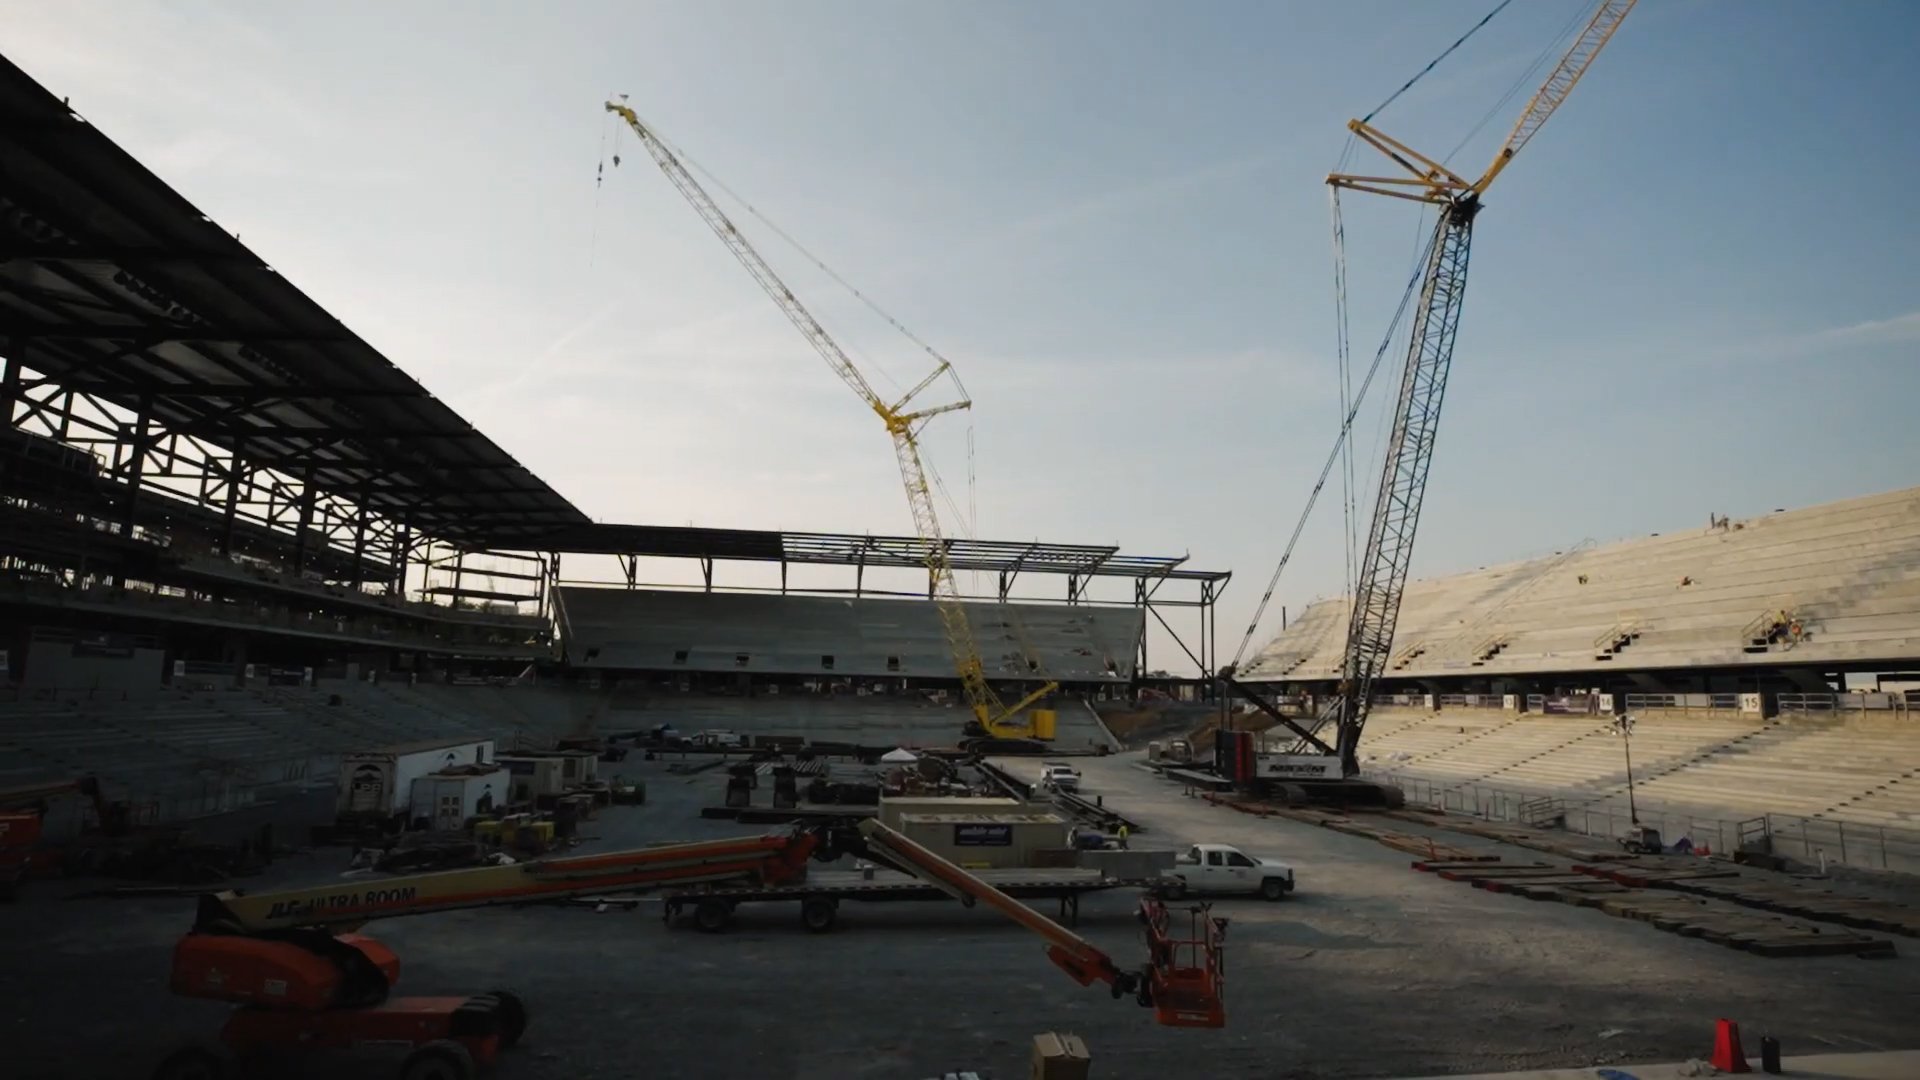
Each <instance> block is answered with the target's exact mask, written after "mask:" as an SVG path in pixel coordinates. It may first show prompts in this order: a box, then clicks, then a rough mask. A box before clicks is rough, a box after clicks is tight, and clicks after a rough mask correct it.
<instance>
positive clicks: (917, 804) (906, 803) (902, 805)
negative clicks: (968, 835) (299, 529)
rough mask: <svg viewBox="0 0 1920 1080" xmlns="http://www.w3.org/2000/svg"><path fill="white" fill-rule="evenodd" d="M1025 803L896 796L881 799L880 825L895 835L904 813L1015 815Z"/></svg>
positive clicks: (996, 798) (969, 797) (990, 798)
mask: <svg viewBox="0 0 1920 1080" xmlns="http://www.w3.org/2000/svg"><path fill="white" fill-rule="evenodd" d="M1026 806H1027V804H1026V803H1024V802H1021V801H1020V800H1019V799H1008V798H1003V797H1001V796H997V795H993V796H986V795H982V796H973V795H897V796H885V797H882V798H881V800H880V824H882V825H885V826H886V827H887V828H889V829H892V830H894V831H895V832H898V831H899V830H900V819H901V817H903V816H905V815H907V814H968V813H971V814H1006V813H1018V812H1019V811H1021V810H1023V809H1025V808H1026Z"/></svg>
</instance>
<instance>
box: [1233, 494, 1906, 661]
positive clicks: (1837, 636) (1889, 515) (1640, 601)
mask: <svg viewBox="0 0 1920 1080" xmlns="http://www.w3.org/2000/svg"><path fill="white" fill-rule="evenodd" d="M1346 607H1347V602H1346V600H1345V599H1344V598H1333V599H1324V600H1318V601H1315V602H1314V603H1313V604H1311V605H1309V606H1308V608H1307V610H1306V611H1304V612H1302V613H1301V616H1300V618H1299V619H1297V620H1295V621H1294V623H1292V624H1291V625H1290V626H1289V627H1288V628H1287V629H1286V630H1285V631H1283V632H1282V633H1281V634H1280V635H1278V636H1277V637H1276V638H1274V639H1273V640H1272V641H1271V642H1270V643H1269V644H1268V645H1267V646H1266V647H1265V648H1263V649H1262V650H1261V652H1260V653H1259V655H1258V656H1256V658H1255V659H1254V661H1253V662H1252V663H1250V664H1249V665H1247V667H1246V668H1245V669H1244V670H1243V672H1242V678H1244V679H1250V680H1258V679H1267V680H1272V681H1285V680H1288V679H1295V680H1306V679H1316V678H1319V679H1324V678H1327V677H1329V676H1331V675H1333V674H1335V673H1337V672H1338V671H1339V668H1340V660H1341V649H1342V648H1343V646H1344V644H1345V634H1344V623H1345V611H1346ZM1779 611H1784V612H1786V613H1788V614H1789V615H1790V616H1791V617H1792V619H1793V620H1794V621H1797V622H1798V623H1799V624H1800V626H1801V627H1802V629H1803V631H1804V633H1803V634H1802V636H1801V637H1800V639H1799V640H1797V641H1791V642H1788V641H1778V642H1774V643H1772V644H1771V645H1768V646H1765V647H1761V648H1758V649H1754V648H1751V646H1752V638H1751V634H1750V631H1752V630H1753V629H1754V628H1755V626H1756V624H1757V623H1758V622H1759V620H1761V619H1762V617H1763V616H1764V615H1765V614H1767V613H1769V612H1779ZM1329 627H1338V628H1339V630H1338V631H1336V632H1331V633H1329V632H1328V628H1329ZM1789 654H1790V655H1789ZM1916 656H1920V488H1909V489H1904V490H1901V491H1895V492H1889V493H1886V494H1882V495H1873V496H1867V497H1864V498H1859V499H1850V500H1847V501H1844V502H1837V503H1830V504H1827V505H1824V506H1816V507H1811V508H1807V509H1802V510H1790V511H1783V512H1779V513H1774V514H1768V515H1765V516H1762V517H1756V518H1750V519H1747V520H1744V521H1729V522H1726V523H1724V524H1723V525H1716V526H1714V527H1711V528H1696V529H1690V530H1685V531H1681V532H1676V533H1669V534H1664V535H1659V536H1653V537H1648V538H1645V539H1639V540H1630V541H1623V542H1620V543H1615V544H1607V545H1601V546H1596V547H1585V546H1582V547H1576V548H1573V549H1570V550H1567V551H1564V552H1560V553H1556V554H1554V555H1550V556H1547V557H1544V558H1540V559H1533V560H1529V561H1526V562H1520V563H1511V564H1507V565H1504V566H1495V567H1490V568H1487V569H1484V570H1476V571H1473V572H1470V573H1465V574H1455V575H1451V576H1448V577H1442V578H1433V579H1428V580H1423V581H1416V582H1412V583H1410V584H1409V585H1408V586H1407V590H1406V595H1405V598H1404V601H1403V603H1402V606H1401V610H1400V620H1399V623H1398V627H1397V632H1396V635H1395V638H1394V646H1393V653H1392V659H1391V660H1390V661H1389V665H1388V672H1387V677H1388V678H1396V677H1397V678H1422V677H1427V678H1435V677H1445V676H1453V677H1459V676H1463V675H1467V676H1486V677H1497V676H1501V675H1522V674H1526V673H1529V672H1556V673H1561V672H1579V671H1603V670H1607V669H1634V670H1658V669H1665V668H1686V667H1701V666H1716V667H1737V666H1746V665H1778V664H1781V663H1784V662H1792V663H1796V664H1799V663H1810V664H1817V663H1821V662H1838V661H1848V660H1902V659H1908V658H1913V657H1916Z"/></svg>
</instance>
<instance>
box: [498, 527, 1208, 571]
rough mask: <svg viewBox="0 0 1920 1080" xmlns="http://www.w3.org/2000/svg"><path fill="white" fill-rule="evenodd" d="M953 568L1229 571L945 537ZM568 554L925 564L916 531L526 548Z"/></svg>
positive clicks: (604, 534)
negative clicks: (894, 533)
mask: <svg viewBox="0 0 1920 1080" xmlns="http://www.w3.org/2000/svg"><path fill="white" fill-rule="evenodd" d="M945 543H946V548H947V557H948V559H949V561H950V562H951V564H952V566H953V568H954V569H955V570H969V571H983V572H988V573H1000V572H1007V573H1018V572H1027V571H1032V572H1034V573H1045V574H1073V575H1079V576H1082V577H1089V576H1091V577H1127V578H1142V577H1145V578H1161V577H1164V578H1169V579H1172V580H1176V581H1224V580H1226V578H1227V577H1228V576H1229V574H1228V572H1226V571H1213V570H1189V569H1184V568H1183V567H1182V564H1183V563H1185V562H1186V561H1187V557H1186V556H1185V555H1178V556H1158V555H1122V554H1120V553H1119V550H1120V549H1119V548H1116V547H1111V546H1107V545H1099V544H1046V543H1039V542H1029V541H1024V540H965V539H949V540H947V541H946V542H945ZM530 547H531V548H533V549H536V550H540V551H556V552H561V553H566V554H583V555H620V556H637V557H641V558H679V559H714V560H731V561H746V562H787V563H812V564H819V565H831V566H868V567H901V568H907V569H924V568H925V567H926V565H927V560H926V552H927V541H925V540H921V539H920V538H918V537H913V536H863V535H859V534H856V533H817V532H778V531H773V530H762V529H701V528H680V527H672V526H661V525H598V524H593V525H583V526H578V527H575V528H570V529H562V530H557V531H555V532H552V533H548V534H546V535H543V536H540V537H538V538H537V539H535V540H534V541H533V542H532V544H531V545H530Z"/></svg>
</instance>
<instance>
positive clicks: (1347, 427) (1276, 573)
mask: <svg viewBox="0 0 1920 1080" xmlns="http://www.w3.org/2000/svg"><path fill="white" fill-rule="evenodd" d="M1439 235H1440V234H1439V233H1438V232H1435V233H1433V234H1432V236H1433V237H1434V238H1435V239H1437V238H1438V237H1439ZM1432 248H1433V240H1429V241H1428V244H1427V252H1426V253H1425V254H1423V255H1422V257H1421V258H1420V260H1419V263H1418V265H1417V266H1416V267H1415V268H1414V272H1413V275H1412V276H1411V277H1409V278H1408V279H1407V288H1406V291H1405V292H1403V293H1401V294H1400V306H1399V308H1398V309H1397V310H1395V311H1394V313H1393V321H1392V322H1391V323H1389V324H1388V325H1387V332H1386V334H1385V335H1384V336H1383V337H1382V338H1381V339H1380V347H1379V348H1378V349H1376V350H1374V354H1373V363H1372V364H1371V365H1369V366H1368V368H1367V377H1366V378H1364V379H1362V380H1360V389H1359V390H1358V391H1357V392H1356V393H1355V394H1354V396H1353V403H1352V405H1351V406H1350V407H1349V408H1348V410H1347V415H1346V417H1345V418H1344V419H1343V420H1342V421H1341V424H1340V433H1339V434H1338V435H1336V436H1335V437H1334V443H1333V449H1332V450H1331V451H1329V452H1328V454H1327V460H1326V464H1324V465H1322V466H1321V468H1320V479H1318V480H1316V481H1315V482H1314V485H1313V491H1312V492H1310V493H1309V494H1308V495H1307V505H1306V508H1305V509H1304V510H1302V511H1301V512H1300V520H1299V521H1297V522H1295V523H1294V526H1293V535H1292V536H1291V537H1290V538H1288V540H1287V547H1286V550H1285V551H1284V552H1283V553H1282V554H1281V556H1280V562H1279V563H1278V564H1277V565H1276V566H1274V568H1273V576H1272V577H1270V578H1268V579H1267V591H1266V592H1265V593H1264V594H1262V595H1261V597H1260V606H1259V607H1257V608H1255V609H1254V612H1253V620H1252V621H1251V622H1249V623H1247V632H1246V635H1245V636H1243V637H1242V638H1241V639H1240V648H1239V649H1238V650H1236V651H1235V652H1234V654H1233V663H1232V665H1231V666H1232V667H1234V668H1236V669H1237V668H1238V667H1239V666H1240V661H1241V660H1242V659H1243V658H1245V656H1246V654H1247V646H1248V644H1250V643H1251V642H1252V641H1253V635H1254V634H1255V633H1257V632H1258V631H1259V629H1260V620H1261V619H1262V618H1263V617H1265V615H1266V613H1267V605H1268V603H1269V602H1270V601H1272V600H1273V591H1274V590H1275V589H1276V588H1278V587H1279V585H1280V574H1281V571H1283V570H1285V569H1286V568H1287V563H1288V562H1290V561H1292V559H1293V549H1294V545H1296V544H1298V543H1299V542H1300V534H1301V532H1302V531H1304V530H1305V529H1306V527H1307V518H1308V517H1310V516H1311V515H1312V514H1313V506H1314V503H1315V502H1317V501H1318V500H1319V498H1320V491H1321V489H1323V488H1325V487H1326V486H1327V477H1328V476H1330V475H1331V474H1332V473H1333V467H1334V465H1335V463H1337V462H1338V461H1339V460H1340V449H1341V447H1342V446H1343V445H1344V444H1345V443H1346V441H1347V439H1348V438H1349V437H1350V436H1351V435H1352V433H1353V420H1354V416H1355V415H1356V414H1357V413H1358V412H1359V411H1360V406H1361V404H1362V403H1364V402H1365V401H1366V397H1367V388H1368V387H1370V386H1372V385H1373V377H1374V376H1375V375H1376V374H1378V373H1379V371H1380V363H1381V361H1382V360H1384V359H1386V356H1387V348H1388V346H1390V345H1391V344H1392V343H1393V338H1394V335H1395V334H1396V333H1397V332H1398V331H1399V328H1400V321H1401V320H1402V319H1404V318H1406V314H1407V309H1408V307H1410V306H1411V305H1412V303H1413V297H1414V294H1415V293H1417V292H1418V291H1419V289H1420V279H1421V277H1422V275H1423V272H1424V270H1425V267H1426V263H1427V260H1428V259H1429V258H1431V255H1432ZM1341 257H1342V258H1344V253H1342V256H1341Z"/></svg>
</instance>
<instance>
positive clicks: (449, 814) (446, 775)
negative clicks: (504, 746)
mask: <svg viewBox="0 0 1920 1080" xmlns="http://www.w3.org/2000/svg"><path fill="white" fill-rule="evenodd" d="M509 775H510V774H509V773H508V772H507V770H506V769H504V768H499V767H497V764H496V767H493V768H487V767H484V766H472V765H469V766H465V767H463V768H460V769H458V770H455V771H451V772H434V773H428V774H427V775H425V776H422V777H419V778H418V779H416V780H414V782H413V800H412V806H413V809H412V811H411V812H410V814H409V815H408V816H409V818H410V824H413V825H415V826H420V825H421V823H422V822H425V825H424V827H425V828H429V829H438V830H442V831H455V830H460V829H464V828H466V826H467V822H468V821H470V820H472V819H473V818H476V817H480V816H482V815H484V814H490V813H492V812H494V811H495V810H497V809H501V808H504V807H505V806H506V804H507V794H508V787H509V782H508V781H509Z"/></svg>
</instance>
